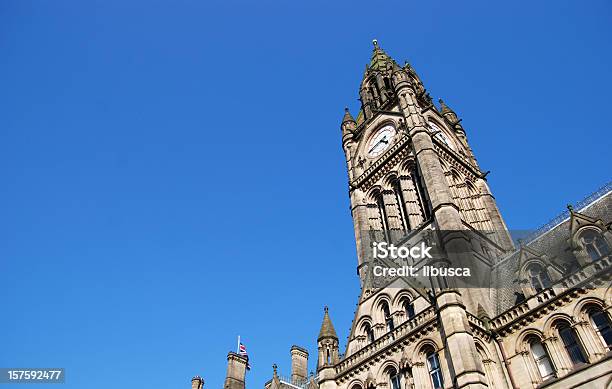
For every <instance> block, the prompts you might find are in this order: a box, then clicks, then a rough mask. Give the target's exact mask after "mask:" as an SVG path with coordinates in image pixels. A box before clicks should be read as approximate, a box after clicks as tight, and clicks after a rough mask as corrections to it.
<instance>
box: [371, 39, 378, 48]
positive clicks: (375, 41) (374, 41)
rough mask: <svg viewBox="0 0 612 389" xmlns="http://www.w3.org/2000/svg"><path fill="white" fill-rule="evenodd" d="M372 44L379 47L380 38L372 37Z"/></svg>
mask: <svg viewBox="0 0 612 389" xmlns="http://www.w3.org/2000/svg"><path fill="white" fill-rule="evenodd" d="M372 44H373V45H374V47H378V39H372Z"/></svg>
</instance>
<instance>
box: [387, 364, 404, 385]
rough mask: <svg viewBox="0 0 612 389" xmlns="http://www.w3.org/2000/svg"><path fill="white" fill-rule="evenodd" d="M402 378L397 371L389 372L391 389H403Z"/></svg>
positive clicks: (391, 370)
mask: <svg viewBox="0 0 612 389" xmlns="http://www.w3.org/2000/svg"><path fill="white" fill-rule="evenodd" d="M401 382H402V381H401V376H400V375H399V373H398V372H397V371H396V370H395V369H390V370H389V388H390V389H401Z"/></svg>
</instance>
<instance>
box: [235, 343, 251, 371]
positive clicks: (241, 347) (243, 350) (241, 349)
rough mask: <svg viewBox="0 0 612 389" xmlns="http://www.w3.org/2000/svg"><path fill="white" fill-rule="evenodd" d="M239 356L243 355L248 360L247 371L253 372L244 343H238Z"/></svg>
mask: <svg viewBox="0 0 612 389" xmlns="http://www.w3.org/2000/svg"><path fill="white" fill-rule="evenodd" d="M238 354H240V355H243V356H245V357H246V359H247V365H246V368H247V370H251V365H250V364H249V354H247V351H246V346H245V345H244V344H242V343H238Z"/></svg>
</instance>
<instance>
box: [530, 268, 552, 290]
mask: <svg viewBox="0 0 612 389" xmlns="http://www.w3.org/2000/svg"><path fill="white" fill-rule="evenodd" d="M527 276H528V277H529V281H530V282H531V286H532V287H533V289H535V291H536V292H537V293H539V292H541V291H542V290H544V289H546V288H550V286H551V285H552V282H550V277H548V273H546V270H544V269H543V268H542V266H540V265H539V264H537V263H533V264H531V265H529V266H528V267H527Z"/></svg>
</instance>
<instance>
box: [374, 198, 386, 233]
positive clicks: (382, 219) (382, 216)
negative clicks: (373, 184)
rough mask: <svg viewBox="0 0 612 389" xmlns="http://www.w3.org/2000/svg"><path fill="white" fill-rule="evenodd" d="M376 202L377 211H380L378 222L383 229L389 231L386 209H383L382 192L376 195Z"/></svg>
mask: <svg viewBox="0 0 612 389" xmlns="http://www.w3.org/2000/svg"><path fill="white" fill-rule="evenodd" d="M376 204H377V205H378V211H379V212H380V222H381V225H382V229H383V231H389V223H388V220H389V219H388V218H387V210H386V209H385V201H384V200H383V195H382V193H378V194H377V195H376Z"/></svg>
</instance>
